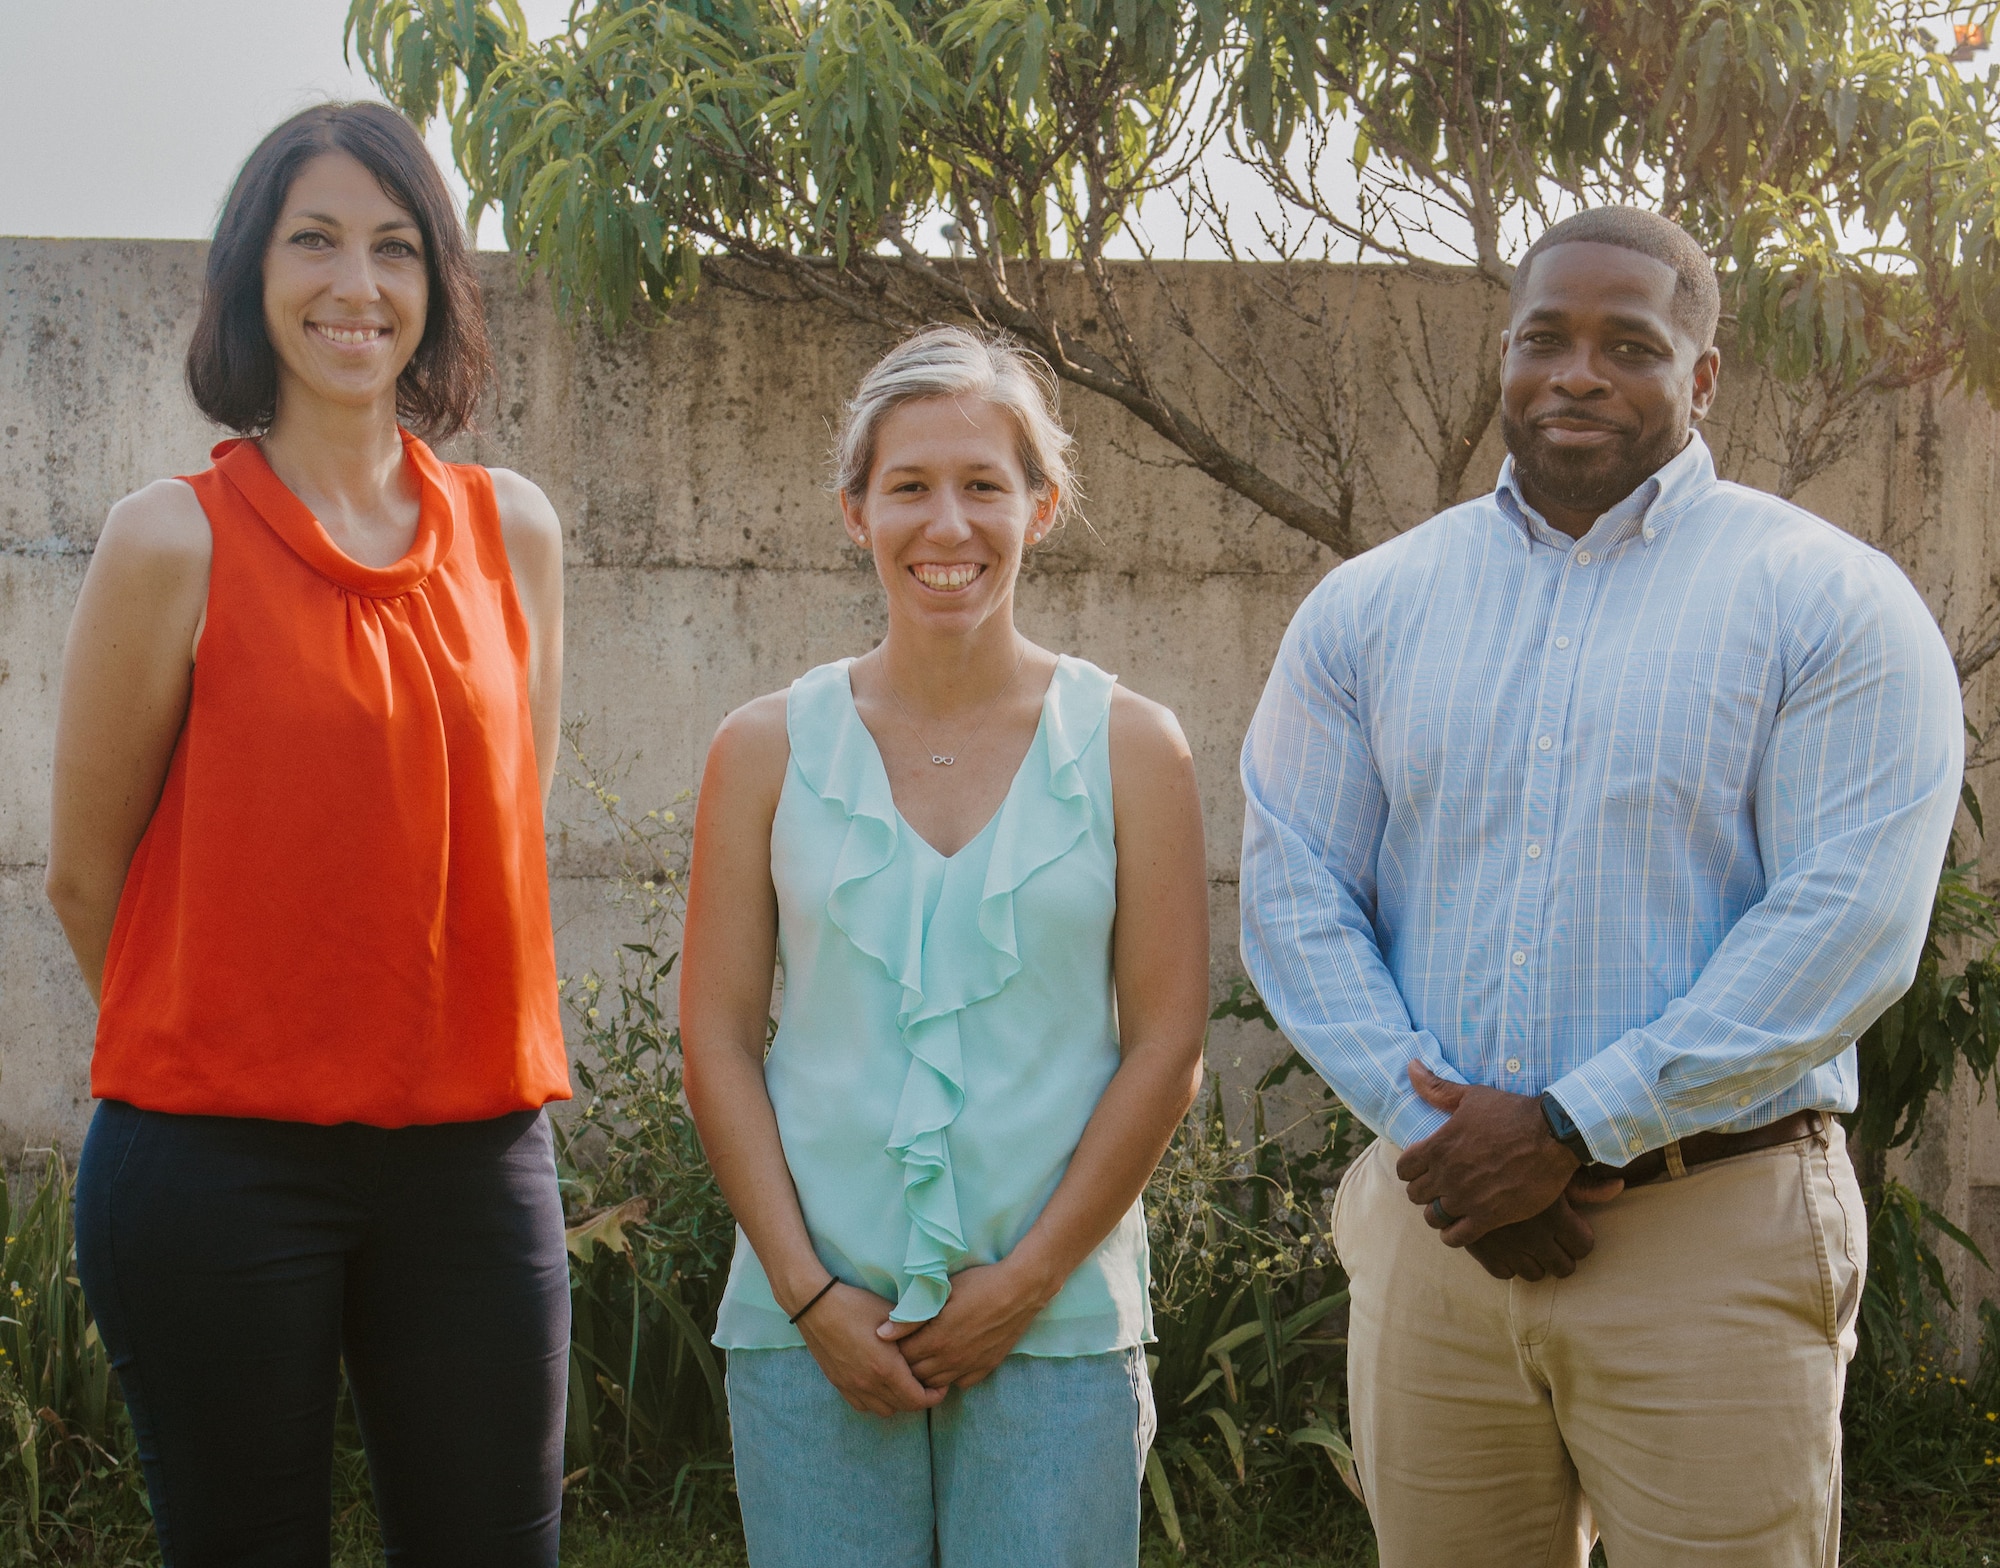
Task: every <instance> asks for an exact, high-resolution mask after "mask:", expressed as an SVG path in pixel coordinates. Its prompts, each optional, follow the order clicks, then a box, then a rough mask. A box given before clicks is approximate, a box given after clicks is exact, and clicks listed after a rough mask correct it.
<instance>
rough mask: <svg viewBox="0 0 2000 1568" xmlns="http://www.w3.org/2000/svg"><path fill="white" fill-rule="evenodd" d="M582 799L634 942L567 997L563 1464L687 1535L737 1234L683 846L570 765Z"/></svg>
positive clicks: (651, 815)
mask: <svg viewBox="0 0 2000 1568" xmlns="http://www.w3.org/2000/svg"><path fill="white" fill-rule="evenodd" d="M572 750H573V752H575V755H576V758H577V762H578V764H579V771H578V772H576V773H574V774H572V782H573V783H575V784H576V785H577V786H578V787H579V788H581V789H582V790H583V791H584V792H585V793H587V794H588V795H590V796H591V797H592V798H593V799H594V800H595V801H596V802H597V804H598V806H599V807H600V809H601V811H602V813H603V816H604V819H605V821H606V823H607V824H608V825H609V826H610V828H611V829H612V837H613V842H614V843H615V845H616V846H617V849H618V853H619V857H620V869H619V875H618V878H617V879H616V881H615V883H614V889H613V895H612V896H613V897H614V898H616V899H617V900H619V901H620V903H621V904H623V905H624V906H625V907H626V908H627V909H628V910H629V911H630V912H631V915H632V919H633V923H634V925H635V926H636V928H637V935H638V940H636V941H633V942H628V943H626V944H625V945H624V947H623V948H622V949H621V951H620V953H619V955H618V967H617V970H616V972H615V973H614V974H613V975H612V976H610V977H609V978H608V979H607V978H606V977H603V976H600V975H598V974H595V973H591V974H586V975H584V976H583V977H582V978H581V979H579V980H577V981H575V982H573V983H571V984H570V985H569V986H567V987H566V1000H567V1002H568V1004H569V1007H570V1009H571V1012H572V1015H573V1017H574V1018H575V1020H576V1022H577V1024H578V1029H579V1034H580V1035H581V1037H582V1042H583V1046H584V1050H583V1054H582V1056H581V1058H580V1059H579V1060H578V1062H577V1063H576V1074H577V1078H578V1080H579V1082H580V1083H581V1085H582V1087H583V1091H584V1093H583V1098H582V1101H581V1105H580V1107H579V1110H578V1113H577V1114H576V1115H575V1116H574V1117H573V1118H571V1119H570V1120H569V1122H568V1123H567V1125H564V1124H560V1123H559V1124H558V1125H559V1126H560V1127H561V1136H560V1143H559V1165H560V1170H561V1176H562V1182H563V1187H564V1201H565V1204H566V1207H567V1210H568V1213H569V1216H570V1222H571V1223H570V1233H569V1238H570V1252H571V1264H570V1285H571V1305H572V1309H573V1311H574V1314H575V1328H574V1331H573V1337H572V1341H571V1357H570V1406H569V1430H568V1461H567V1463H568V1464H569V1465H570V1466H572V1467H573V1468H572V1469H571V1471H570V1478H571V1483H572V1485H573V1486H581V1487H582V1488H584V1489H585V1491H586V1492H587V1493H588V1494H589V1495H591V1496H593V1497H597V1498H601V1499H603V1500H605V1501H613V1502H615V1503H617V1504H618V1505H620V1506H624V1507H631V1506H634V1505H645V1506H660V1505H665V1506H667V1507H669V1508H671V1509H673V1510H676V1511H678V1512H679V1513H680V1514H681V1516H682V1518H683V1521H684V1522H685V1521H686V1520H687V1519H688V1517H689V1516H690V1513H691V1511H692V1510H693V1509H694V1508H695V1507H696V1506H697V1505H698V1504H701V1503H703V1502H705V1501H706V1502H708V1503H712V1502H713V1500H714V1498H715V1497H716V1496H717V1495H718V1494H717V1489H716V1488H714V1487H709V1488H703V1487H701V1486H700V1485H698V1484H696V1483H698V1482H699V1481H701V1480H702V1479H703V1478H709V1479H715V1478H717V1477H718V1476H719V1475H721V1474H725V1473H726V1472H727V1470H728V1463H729V1462H728V1454H729V1415H728V1406H727V1402H726V1400H725V1398H724V1394H723V1385H722V1361H721V1357H720V1356H719V1355H718V1354H717V1353H716V1351H715V1350H714V1349H713V1348H712V1347H711V1346H710V1344H709V1342H708V1338H709V1335H710V1333H711V1332H712V1331H713V1330H714V1327H715V1313H716V1308H717V1306H718V1305H719V1304H720V1301H721V1297H722V1287H723V1284H724V1282H725V1281H726V1279H727V1277H728V1270H729V1258H730V1254H731V1251H732V1249H733V1247H734V1245H735V1238H736V1228H735V1224H734V1222H733V1221H732V1220H731V1219H730V1217H729V1211H728V1208H727V1206H726V1205H725V1204H724V1203H723V1201H722V1194H721V1192H720V1191H719V1190H718V1189H717V1187H716V1185H715V1178H714V1176H713V1175H712V1174H711V1173H710V1172H709V1169H708V1163H707V1161H706V1159H705V1158H704V1157H703V1155H702V1150H701V1141H700V1139H699V1138H698V1137H697V1135H696V1133H695V1128H694V1121H693V1118H692V1117H691V1116H690V1115H689V1113H688V1107H687V1099H686V1096H685V1095H684V1094H683V1092H682V1089H681V1071H680V1032H679V1030H678V1029H676V1028H674V1027H673V1026H672V1024H671V1023H670V1022H669V1019H670V1016H671V1013H672V1008H671V1005H670V997H669V995H668V993H667V988H668V987H669V986H670V985H672V984H673V983H674V978H673V972H674V967H675V964H676V961H677V960H678V958H679V956H680V955H679V952H678V949H677V946H676V941H677V938H678V934H679V925H680V916H681V912H682V906H683V901H684V899H685V896H686V871H687V852H688V838H687V833H686V830H685V828H684V827H683V825H682V824H681V822H680V821H679V820H678V818H677V816H676V814H675V813H674V812H672V811H649V812H647V813H646V815H645V816H643V817H633V816H630V815H629V814H627V813H626V812H625V810H624V808H623V805H622V802H621V801H620V798H619V797H618V796H617V795H615V794H613V793H612V792H611V791H610V790H608V789H607V788H605V787H604V786H603V785H601V784H600V783H599V782H598V780H597V778H596V776H595V774H594V773H593V772H592V770H591V769H590V767H589V765H588V762H587V760H585V759H584V758H583V756H582V753H581V752H580V751H578V750H576V748H575V739H574V735H572Z"/></svg>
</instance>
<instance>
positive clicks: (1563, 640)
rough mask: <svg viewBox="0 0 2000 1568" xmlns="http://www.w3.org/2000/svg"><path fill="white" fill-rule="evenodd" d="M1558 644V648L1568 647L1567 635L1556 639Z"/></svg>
mask: <svg viewBox="0 0 2000 1568" xmlns="http://www.w3.org/2000/svg"><path fill="white" fill-rule="evenodd" d="M1556 646H1557V647H1558V648H1567V647H1568V646H1569V639H1568V638H1567V637H1558V638H1557V639H1556Z"/></svg>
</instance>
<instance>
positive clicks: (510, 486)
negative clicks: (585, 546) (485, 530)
mask: <svg viewBox="0 0 2000 1568" xmlns="http://www.w3.org/2000/svg"><path fill="white" fill-rule="evenodd" d="M486 472H487V473H488V474H490V475H491V476H492V478H493V504H494V506H495V507H496V508H498V510H499V513H500V532H501V533H502V534H503V535H504V536H505V538H506V540H507V548H508V549H509V550H510V551H511V550H516V549H519V548H520V547H521V546H524V545H525V546H527V547H528V548H529V549H539V550H542V551H548V550H553V551H554V552H555V553H556V554H557V555H558V556H560V555H561V553H562V520H561V519H560V518H559V517H557V516H556V509H555V507H554V506H553V505H551V504H550V502H549V498H548V497H547V496H546V495H544V494H542V487H541V486H540V485H538V484H536V483H535V482H534V481H533V480H532V479H528V478H525V477H523V476H522V475H520V474H517V473H515V472H514V470H513V469H511V468H489V469H487V470H486Z"/></svg>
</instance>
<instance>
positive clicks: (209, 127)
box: [0, 0, 1271, 254]
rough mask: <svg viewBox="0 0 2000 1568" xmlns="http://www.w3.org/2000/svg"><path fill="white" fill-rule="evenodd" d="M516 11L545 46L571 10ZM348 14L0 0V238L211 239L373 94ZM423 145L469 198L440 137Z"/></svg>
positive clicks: (1168, 238) (1233, 178)
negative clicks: (320, 111)
mask: <svg viewBox="0 0 2000 1568" xmlns="http://www.w3.org/2000/svg"><path fill="white" fill-rule="evenodd" d="M521 9H522V11H523V12H524V13H525V14H526V16H527V19H528V25H529V28H530V30H531V31H532V32H533V33H534V34H535V35H536V36H537V37H546V36H548V35H549V34H551V33H554V32H556V31H557V30H558V29H559V28H560V27H561V25H562V22H563V20H564V19H565V18H566V17H567V16H568V14H569V3H568V0H521ZM346 16H347V0H0V79H4V80H5V81H6V83H7V90H6V91H5V92H4V93H0V148H5V149H6V153H7V156H6V157H5V158H4V159H0V234H32V235H98V236H106V235H112V236H120V237H130V238H142V239H203V238H206V237H207V236H208V234H209V233H210V232H211V231H212V230H213V228H214V226H215V219H216V216H217V214H218V213H219V212H220V210H221V206H222V201H223V198H224V197H225V196H226V195H227V194H228V191H229V183H230V181H231V180H232V179H233V178H234V177H235V174H236V171H237V169H238V168H239V167H240V166H241V165H242V162H243V160H244V158H245V157H247V156H248V155H249V153H250V149H251V148H253V147H254V146H256V144H257V141H258V139H259V138H260V137H262V136H263V134H264V133H265V132H266V131H268V130H270V128H271V127H272V126H274V125H276V124H277V123H278V122H279V121H280V120H282V119H284V118H285V117H286V116H287V115H289V114H292V113H295V112H296V111H298V110H299V109H302V108H304V107H306V106H307V105H308V104H313V103H319V102H322V101H323V100H325V99H328V98H358V97H375V96H377V95H376V94H375V92H374V90H373V89H372V88H371V87H370V85H369V83H368V80H367V78H366V77H364V76H363V75H362V74H361V72H360V70H359V69H358V68H354V67H350V66H349V65H348V63H347V62H346V61H345V60H344V59H343V58H342V57H341V47H340V40H341V27H342V24H343V22H344V21H345V20H346ZM431 145H432V149H433V150H434V151H435V152H436V154H437V157H438V161H439V163H440V164H442V165H443V166H444V167H445V169H446V170H447V172H448V174H449V177H450V178H451V180H452V184H453V187H454V189H456V190H457V191H458V194H459V196H460V199H461V200H463V197H464V188H463V186H462V185H460V183H459V181H458V179H457V177H456V174H455V173H451V172H450V171H451V155H450V141H449V137H448V135H447V134H446V132H445V130H444V128H443V127H442V126H441V125H439V126H434V127H433V128H432V134H431ZM1215 175H1216V179H1217V182H1218V184H1219V186H1220V187H1221V188H1222V189H1223V190H1224V192H1225V193H1226V195H1227V197H1228V199H1229V200H1230V201H1231V202H1232V203H1234V204H1236V205H1237V206H1238V207H1239V209H1243V208H1247V207H1249V206H1255V207H1260V208H1262V207H1268V206H1270V205H1271V203H1270V201H1269V198H1268V195H1266V193H1264V192H1263V190H1262V188H1261V186H1259V185H1258V184H1257V183H1256V182H1254V181H1252V180H1249V179H1247V178H1245V177H1244V176H1243V175H1242V174H1241V173H1240V172H1238V171H1236V170H1234V169H1233V168H1231V167H1227V166H1223V165H1222V163H1221V160H1217V166H1216V168H1215ZM1260 197H1262V198H1263V199H1262V200H1259V199H1258V198H1260ZM1171 206H1172V204H1171V203H1167V202H1163V203H1162V210H1161V211H1160V212H1159V214H1158V215H1157V216H1158V218H1159V220H1160V221H1159V228H1160V232H1159V233H1158V234H1157V236H1156V238H1157V239H1158V241H1159V242H1160V245H1161V248H1162V251H1163V252H1169V251H1171V252H1178V251H1179V249H1180V243H1179V242H1180V233H1181V226H1180V220H1179V216H1178V214H1177V213H1176V212H1174V211H1172V210H1170V209H1171ZM499 229H500V225H499V222H498V220H497V218H496V217H495V216H493V215H490V214H489V215H488V216H487V217H486V219H485V221H484V223H483V224H482V226H481V234H480V241H481V243H482V244H485V245H488V246H499V245H500V244H501V243H502V241H501V238H500V232H499ZM1243 232H1244V233H1245V234H1246V235H1254V232H1255V229H1254V224H1245V225H1243ZM940 248H941V246H940ZM1210 249H1212V247H1207V246H1202V245H1197V246H1195V247H1194V253H1195V254H1203V253H1206V252H1207V251H1209V250H1210ZM1252 249H1253V250H1254V249H1255V247H1254V246H1253V247H1252Z"/></svg>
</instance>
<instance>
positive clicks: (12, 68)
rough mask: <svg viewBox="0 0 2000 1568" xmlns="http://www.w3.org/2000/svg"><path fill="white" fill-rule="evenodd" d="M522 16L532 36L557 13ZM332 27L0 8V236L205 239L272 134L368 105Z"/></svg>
mask: <svg viewBox="0 0 2000 1568" xmlns="http://www.w3.org/2000/svg"><path fill="white" fill-rule="evenodd" d="M522 9H523V10H524V11H525V12H526V13H527V17H528V21H529V25H530V26H531V27H532V28H533V29H534V30H535V31H536V32H537V33H538V34H546V33H550V32H553V31H555V30H556V28H557V27H558V26H559V25H560V23H561V20H562V18H563V17H565V16H566V15H567V14H568V11H569V5H568V0H522ZM346 16H347V0H0V72H4V79H5V81H6V83H7V89H6V91H5V92H4V93H0V147H4V148H5V149H6V157H5V158H4V159H0V234H37V235H81V234H89V235H120V236H135V237H140V238H148V239H198V238H205V237H206V236H207V235H208V233H209V232H210V230H211V229H213V227H214V225H215V219H216V214H217V213H218V211H219V210H220V208H221V205H222V199H223V197H224V196H225V195H227V194H228V190H229V182H230V181H231V179H233V178H234V177H235V174H236V171H237V169H238V168H239V167H240V166H241V165H242V162H243V160H244V158H245V157H247V156H248V155H249V152H250V149H251V148H252V147H254V146H256V145H257V141H258V139H259V138H260V137H261V136H263V134H264V133H265V132H266V131H268V130H269V129H270V128H271V127H272V126H274V125H276V124H277V123H278V122H279V121H280V120H282V119H284V118H285V117H286V116H287V115H289V114H292V113H294V112H295V111H297V110H299V109H303V108H305V107H306V106H307V105H308V104H313V103H318V102H321V101H322V100H324V99H328V98H360V97H369V98H372V97H375V96H377V95H376V94H375V92H374V91H373V89H371V88H370V86H369V85H368V81H367V79H366V78H365V77H364V76H363V75H362V74H361V72H360V71H359V69H351V68H350V67H349V66H348V65H347V63H346V61H344V60H343V59H342V58H341V52H340V33H341V24H342V23H343V22H344V21H345V19H346ZM432 140H433V146H434V147H435V149H436V150H437V152H438V154H439V162H441V163H443V164H444V165H445V167H446V168H447V169H448V168H449V167H450V155H449V154H450V149H449V144H448V141H447V139H446V138H445V136H444V134H443V132H442V129H441V128H439V129H438V131H437V132H436V133H435V134H434V136H433V139H432ZM460 195H461V196H462V195H463V190H462V189H461V191H460ZM487 227H488V229H489V230H497V227H498V225H497V224H494V223H492V222H490V221H489V223H488V225H487ZM490 239H491V243H493V244H498V243H499V239H498V236H497V233H495V234H492V235H491V236H490Z"/></svg>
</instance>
